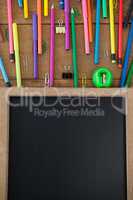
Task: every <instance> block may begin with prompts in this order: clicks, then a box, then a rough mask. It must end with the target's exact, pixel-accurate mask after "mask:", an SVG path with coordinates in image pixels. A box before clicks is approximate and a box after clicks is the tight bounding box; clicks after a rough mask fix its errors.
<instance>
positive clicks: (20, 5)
mask: <svg viewBox="0 0 133 200" xmlns="http://www.w3.org/2000/svg"><path fill="white" fill-rule="evenodd" d="M18 5H19V7H20V8H22V7H23V0H18Z"/></svg>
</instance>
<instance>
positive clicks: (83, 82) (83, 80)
mask: <svg viewBox="0 0 133 200" xmlns="http://www.w3.org/2000/svg"><path fill="white" fill-rule="evenodd" d="M82 87H84V88H85V87H87V75H86V73H83V74H82Z"/></svg>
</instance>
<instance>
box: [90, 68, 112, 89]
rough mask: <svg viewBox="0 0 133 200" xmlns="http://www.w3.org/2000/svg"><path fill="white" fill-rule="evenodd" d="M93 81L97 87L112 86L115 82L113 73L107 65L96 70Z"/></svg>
mask: <svg viewBox="0 0 133 200" xmlns="http://www.w3.org/2000/svg"><path fill="white" fill-rule="evenodd" d="M92 82H93V85H94V86H95V87H97V88H108V87H111V86H112V83H113V74H112V72H111V71H110V70H109V69H107V68H106V67H100V68H98V69H97V70H95V71H94V73H93V77H92Z"/></svg>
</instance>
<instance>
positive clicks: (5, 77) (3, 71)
mask: <svg viewBox="0 0 133 200" xmlns="http://www.w3.org/2000/svg"><path fill="white" fill-rule="evenodd" d="M0 72H1V74H2V77H3V80H4V82H5V85H6V86H7V87H10V86H11V82H10V80H9V78H8V75H7V72H6V69H5V66H4V63H3V60H2V58H1V57H0Z"/></svg>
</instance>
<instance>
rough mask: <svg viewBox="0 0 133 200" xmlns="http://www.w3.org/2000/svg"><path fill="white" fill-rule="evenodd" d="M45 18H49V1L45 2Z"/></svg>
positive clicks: (45, 0)
mask: <svg viewBox="0 0 133 200" xmlns="http://www.w3.org/2000/svg"><path fill="white" fill-rule="evenodd" d="M44 16H45V17H47V16H48V0H44Z"/></svg>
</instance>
